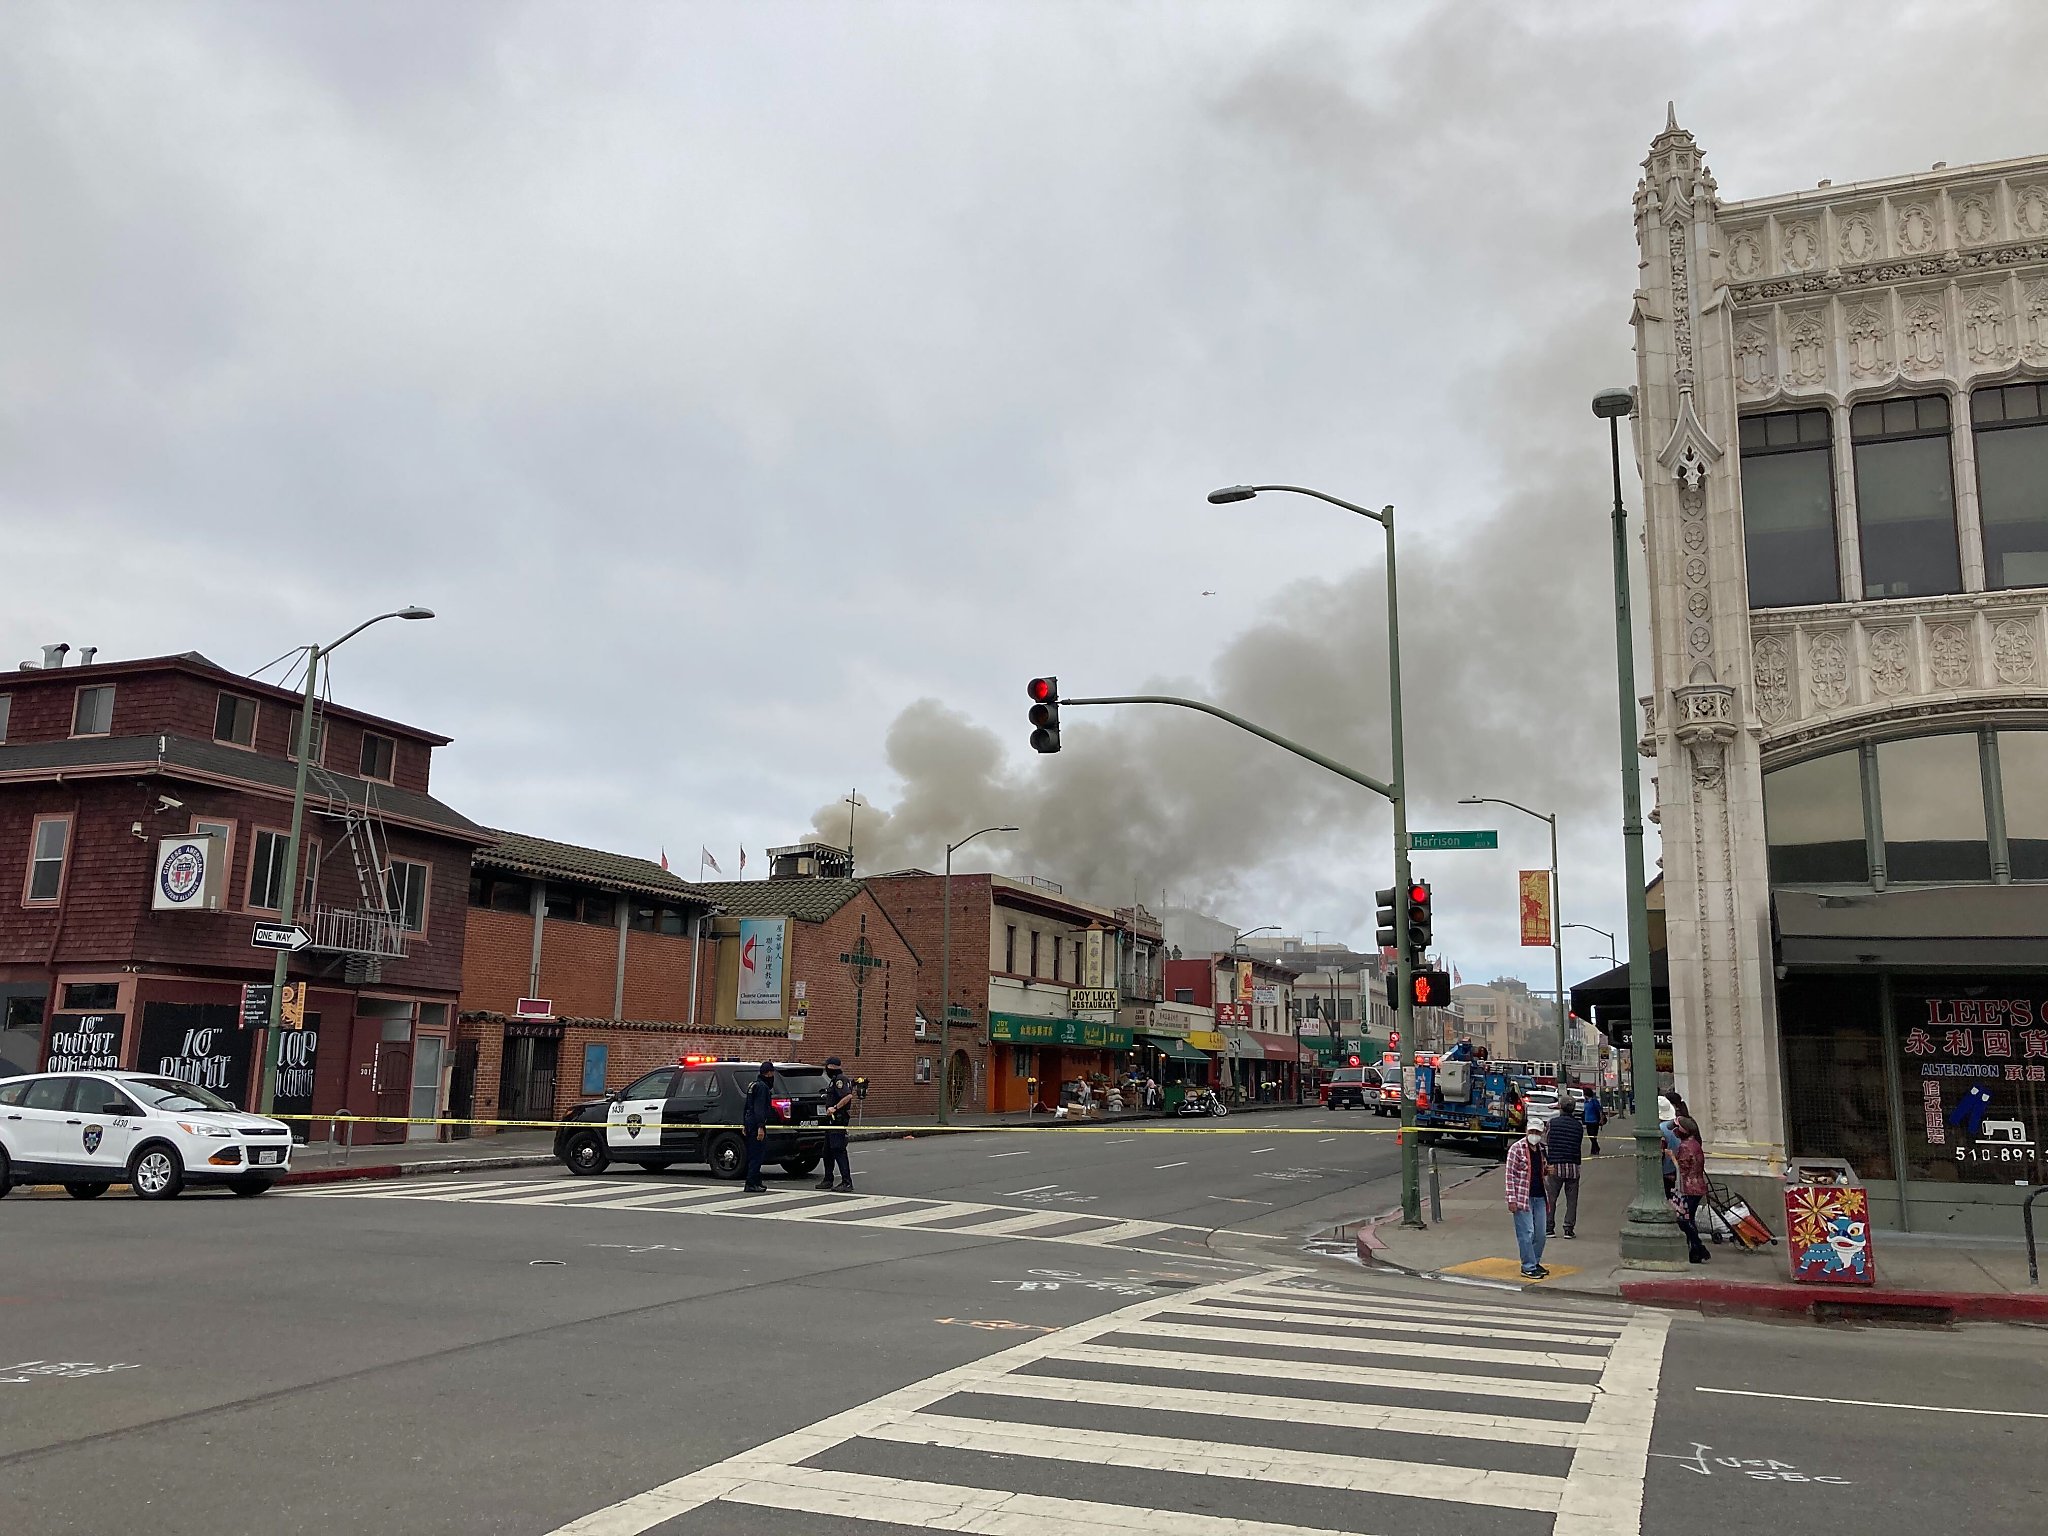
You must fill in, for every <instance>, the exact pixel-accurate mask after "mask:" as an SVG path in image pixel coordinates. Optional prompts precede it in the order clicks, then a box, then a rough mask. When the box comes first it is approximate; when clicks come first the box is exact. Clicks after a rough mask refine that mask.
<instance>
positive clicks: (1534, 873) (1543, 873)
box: [1521, 869, 1550, 949]
mask: <svg viewBox="0 0 2048 1536" xmlns="http://www.w3.org/2000/svg"><path fill="white" fill-rule="evenodd" d="M1521 889H1522V943H1523V944H1524V945H1534V946H1541V947H1542V948H1544V949H1548V948H1549V947H1550V871H1549V870H1547V869H1525V870H1523V871H1522V876H1521Z"/></svg>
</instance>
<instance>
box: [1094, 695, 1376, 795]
mask: <svg viewBox="0 0 2048 1536" xmlns="http://www.w3.org/2000/svg"><path fill="white" fill-rule="evenodd" d="M1060 702H1061V703H1062V704H1070V705H1073V706H1075V707H1076V708H1078V707H1079V706H1081V705H1083V704H1171V705H1174V706H1175V707H1177V708H1180V709H1193V710H1199V711H1200V712H1201V713H1203V714H1205V715H1214V716H1215V717H1216V718H1217V719H1218V720H1227V721H1229V722H1230V723H1231V724H1232V725H1234V726H1236V727H1237V728H1238V729H1239V730H1240V731H1250V732H1251V733H1252V734H1253V735H1254V736H1257V737H1259V738H1260V739H1261V740H1264V741H1270V742H1271V743H1273V745H1274V746H1276V747H1284V748H1285V749H1286V750H1287V751H1289V752H1292V753H1293V754H1294V755H1295V756H1296V757H1302V758H1306V759H1308V761H1310V762H1312V763H1314V764H1315V765H1316V766H1317V767H1318V768H1327V769H1328V770H1329V771H1330V772H1332V773H1334V774H1336V775H1337V777H1338V778H1340V779H1349V780H1350V781H1351V782H1352V783H1354V784H1362V785H1364V786H1365V787H1366V788H1367V789H1369V790H1371V791H1372V792H1373V793H1374V794H1376V795H1383V796H1385V797H1386V798H1387V799H1389V800H1392V799H1393V798H1394V796H1395V790H1394V787H1393V786H1392V785H1391V784H1385V783H1382V782H1381V781H1380V780H1378V779H1376V778H1374V777H1373V776H1372V775H1371V774H1369V773H1360V772H1359V771H1358V770H1357V769H1356V768H1347V767H1345V766H1344V765H1343V764H1342V763H1340V762H1338V761H1337V760H1336V759H1335V758H1334V757H1325V756H1323V754H1322V753H1320V752H1318V751H1315V750H1314V749H1313V748H1311V747H1304V746H1303V745H1302V744H1301V743H1300V742H1298V741H1289V740H1288V739H1287V738H1286V737H1285V736H1282V735H1281V734H1280V733H1279V732H1277V731H1269V730H1267V729H1266V728H1265V727H1264V726H1263V725H1254V724H1252V722H1251V721H1249V720H1247V719H1245V718H1244V716H1242V715H1233V714H1232V713H1231V712H1230V711H1229V710H1227V709H1218V708H1217V707H1216V706H1215V705H1214V704H1204V703H1203V702H1202V701H1201V700H1200V699H1180V698H1175V697H1174V696H1173V695H1171V694H1165V693H1133V694H1122V695H1118V696H1116V697H1114V698H1101V699H1062V700H1060Z"/></svg>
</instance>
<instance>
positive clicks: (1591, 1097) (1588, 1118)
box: [1579, 1093, 1607, 1157]
mask: <svg viewBox="0 0 2048 1536" xmlns="http://www.w3.org/2000/svg"><path fill="white" fill-rule="evenodd" d="M1579 1118H1580V1119H1581V1120H1583V1121H1585V1122H1586V1139H1587V1140H1588V1141H1590V1142H1592V1143H1593V1155H1594V1156H1595V1157H1598V1156H1599V1155H1600V1127H1601V1125H1602V1124H1603V1123H1604V1122H1605V1121H1606V1119H1607V1106H1606V1105H1605V1104H1603V1103H1601V1102H1600V1095H1599V1094H1597V1093H1589V1094H1587V1095H1586V1097H1585V1101H1584V1102H1583V1103H1582V1104H1581V1105H1580V1106H1579Z"/></svg>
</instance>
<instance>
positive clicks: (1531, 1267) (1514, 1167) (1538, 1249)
mask: <svg viewBox="0 0 2048 1536" xmlns="http://www.w3.org/2000/svg"><path fill="white" fill-rule="evenodd" d="M1547 1161H1548V1160H1547V1159H1546V1158H1545V1157H1544V1155H1543V1126H1542V1124H1541V1123H1540V1122H1532V1123H1531V1124H1530V1125H1529V1127H1528V1129H1527V1130H1525V1131H1524V1132H1523V1133H1522V1135H1521V1136H1520V1137H1519V1138H1517V1140H1516V1141H1515V1144H1514V1145H1513V1146H1511V1147H1509V1148H1508V1164H1507V1196H1508V1214H1509V1215H1510V1216H1512V1217H1513V1218H1514V1222H1515V1247H1516V1248H1518V1249H1520V1250H1521V1255H1522V1273H1523V1274H1524V1275H1525V1276H1527V1277H1528V1278H1529V1279H1531V1280H1547V1279H1548V1278H1549V1277H1550V1271H1549V1270H1547V1269H1545V1268H1544V1267H1543V1239H1544V1236H1545V1216H1546V1212H1547V1210H1548V1202H1546V1201H1545V1199H1544V1197H1543V1175H1544V1173H1545V1172H1546V1168H1545V1164H1546V1162H1547Z"/></svg>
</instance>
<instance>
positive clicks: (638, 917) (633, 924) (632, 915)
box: [626, 901, 661, 933]
mask: <svg viewBox="0 0 2048 1536" xmlns="http://www.w3.org/2000/svg"><path fill="white" fill-rule="evenodd" d="M626 926H627V927H628V928H630V929H632V930H633V931H634V932H635V933H653V932H655V931H656V930H657V929H659V927H660V926H661V908H660V907H658V906H656V905H655V904H654V903H653V902H651V901H650V902H638V901H636V902H634V903H633V904H632V908H631V910H630V911H628V912H627V913H626Z"/></svg>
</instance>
